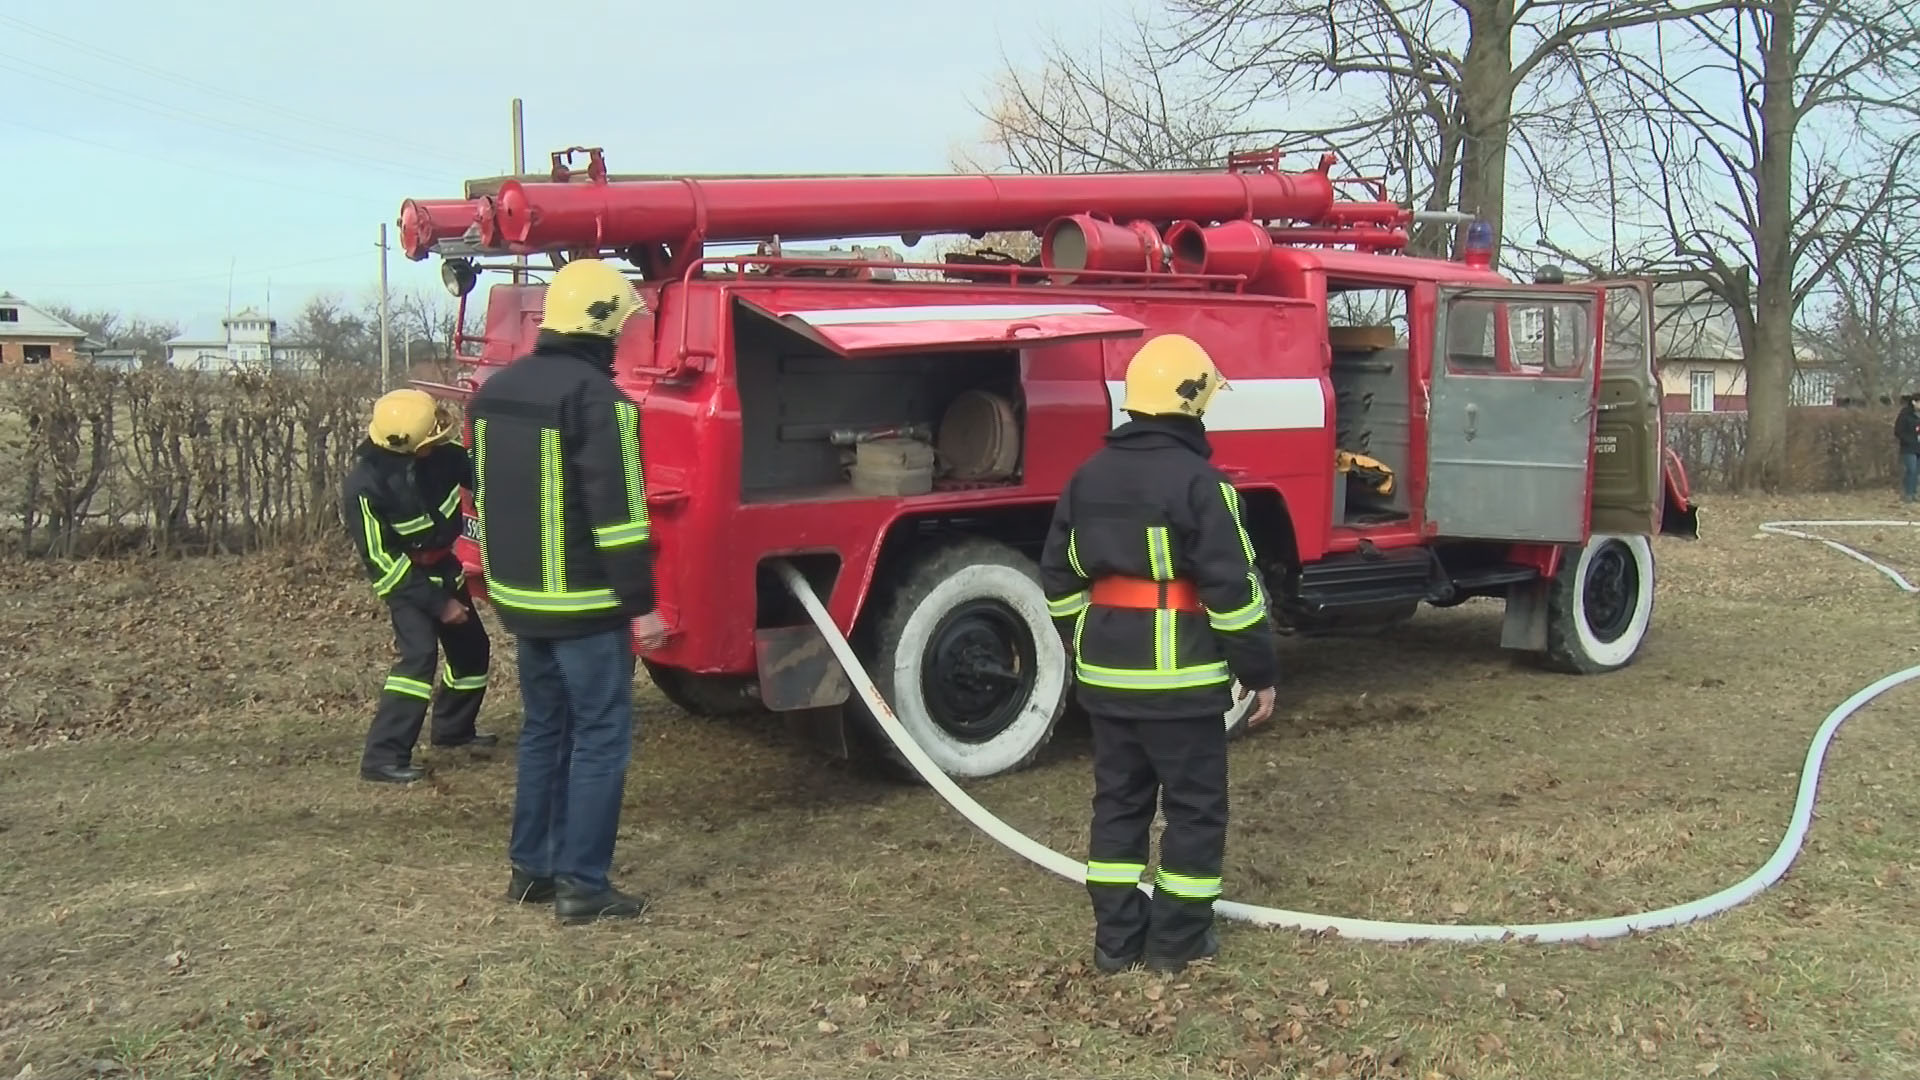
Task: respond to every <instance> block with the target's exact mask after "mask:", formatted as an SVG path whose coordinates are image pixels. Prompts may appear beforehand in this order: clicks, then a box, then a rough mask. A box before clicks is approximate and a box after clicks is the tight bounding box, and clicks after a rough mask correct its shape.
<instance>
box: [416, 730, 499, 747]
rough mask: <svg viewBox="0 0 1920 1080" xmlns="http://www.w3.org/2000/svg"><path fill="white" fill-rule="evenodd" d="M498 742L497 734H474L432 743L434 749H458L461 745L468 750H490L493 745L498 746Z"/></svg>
mask: <svg viewBox="0 0 1920 1080" xmlns="http://www.w3.org/2000/svg"><path fill="white" fill-rule="evenodd" d="M499 743H500V736H498V735H479V734H475V735H472V736H470V737H468V738H465V739H459V740H456V741H454V742H436V743H434V744H433V745H434V749H436V750H458V749H459V748H461V747H463V746H464V747H466V748H467V749H469V750H491V749H493V748H494V747H495V746H498V745H499Z"/></svg>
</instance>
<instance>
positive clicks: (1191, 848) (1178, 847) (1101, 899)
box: [1087, 714, 1227, 961]
mask: <svg viewBox="0 0 1920 1080" xmlns="http://www.w3.org/2000/svg"><path fill="white" fill-rule="evenodd" d="M1091 720H1092V726H1093V782H1094V792H1093V830H1092V837H1091V843H1090V845H1089V847H1090V850H1089V851H1088V858H1087V892H1088V893H1089V894H1090V895H1091V896H1092V898H1093V914H1094V947H1095V948H1097V949H1099V950H1100V951H1101V952H1102V953H1105V954H1106V955H1107V956H1108V957H1111V958H1113V959H1115V960H1128V961H1131V960H1137V959H1141V958H1142V957H1143V956H1144V957H1146V958H1164V959H1169V960H1192V959H1195V958H1197V957H1198V956H1200V955H1201V954H1202V953H1203V952H1204V950H1205V942H1206V939H1207V933H1208V931H1209V930H1210V929H1212V927H1213V902H1214V901H1215V900H1216V899H1218V898H1219V896H1220V864H1221V860H1222V858H1223V857H1224V856H1225V854H1226V843H1227V731H1226V725H1225V724H1224V723H1223V722H1222V721H1221V718H1220V717H1219V716H1217V715H1215V716H1207V717H1198V718H1193V719H1181V720H1132V719H1118V718H1114V717H1107V716H1100V715H1097V714H1096V715H1094V716H1093V717H1092V718H1091ZM1156 795H1157V796H1158V797H1159V802H1160V803H1161V810H1162V811H1163V812H1164V813H1165V815H1166V819H1167V828H1166V831H1165V832H1164V833H1163V834H1162V835H1161V837H1160V866H1159V869H1158V870H1157V871H1156V872H1155V873H1154V882H1153V896H1152V898H1151V899H1149V898H1148V897H1147V896H1146V894H1144V893H1142V892H1141V891H1140V890H1139V888H1138V887H1137V886H1138V885H1139V881H1140V875H1141V874H1143V873H1145V872H1146V869H1147V847H1148V838H1149V833H1148V830H1149V828H1150V827H1151V826H1152V824H1153V811H1154V803H1155V801H1156V800H1155V796H1156Z"/></svg>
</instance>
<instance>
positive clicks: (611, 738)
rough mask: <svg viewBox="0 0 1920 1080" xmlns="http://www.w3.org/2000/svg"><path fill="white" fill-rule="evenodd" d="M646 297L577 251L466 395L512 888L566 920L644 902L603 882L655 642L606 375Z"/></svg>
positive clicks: (616, 412)
mask: <svg viewBox="0 0 1920 1080" xmlns="http://www.w3.org/2000/svg"><path fill="white" fill-rule="evenodd" d="M640 311H641V300H640V296H639V295H638V294H637V293H636V292H635V290H634V287H633V284H632V283H631V282H629V281H628V280H627V278H626V277H625V275H623V274H621V273H620V272H619V271H618V270H617V269H615V268H614V267H612V266H610V265H608V264H607V263H605V262H602V261H600V260H598V259H576V260H574V261H572V262H569V263H567V264H566V265H565V266H563V267H561V268H560V270H559V271H558V272H557V273H555V274H554V276H553V280H552V282H551V283H550V284H549V285H548V286H547V290H546V310H545V313H544V314H543V315H542V316H541V319H540V333H539V336H538V338H537V339H536V341H535V343H534V348H533V351H532V352H530V353H528V354H527V355H525V356H522V357H520V358H519V359H518V360H515V361H514V362H513V363H512V364H510V365H508V366H507V367H505V368H502V369H500V370H499V371H498V372H496V373H494V375H493V376H492V377H491V378H489V379H488V380H487V381H486V382H485V383H483V384H481V387H480V389H479V391H478V392H477V393H476V394H475V395H474V398H473V401H472V402H471V404H470V405H469V406H468V409H467V414H468V416H469V417H470V418H471V419H472V421H473V450H474V461H475V462H476V466H475V473H476V475H475V479H476V481H477V482H478V487H476V488H475V492H474V508H475V510H476V512H477V513H478V516H479V525H480V529H481V536H482V540H481V543H482V545H483V547H484V550H485V553H486V560H485V567H486V582H487V596H488V598H489V599H490V600H491V601H492V603H493V607H494V611H495V612H496V614H498V616H499V618H500V622H501V624H502V625H503V626H505V627H506V628H507V630H508V631H510V632H511V633H512V634H513V635H514V637H515V638H516V639H518V646H517V647H518V656H519V661H520V700H521V705H522V716H523V719H522V722H521V728H520V745H519V764H518V773H517V778H516V786H515V791H514V806H513V826H512V833H511V836H510V837H509V840H508V843H507V858H508V862H509V863H510V864H511V874H510V876H509V878H508V885H507V892H508V898H509V899H511V900H514V901H518V902H523V903H524V902H535V903H539V902H548V901H551V902H552V904H553V910H554V914H555V916H556V917H557V918H559V919H560V920H561V921H563V922H569V923H574V922H591V921H593V920H595V919H604V918H631V917H632V916H635V915H638V914H640V912H641V911H642V910H643V909H644V908H645V906H646V901H645V900H644V899H642V898H640V897H637V896H630V895H628V894H626V893H624V892H622V891H620V890H619V889H617V888H615V887H614V885H613V883H612V882H611V881H610V880H608V872H609V870H610V869H611V867H612V864H613V848H614V836H615V833H616V831H617V829H618V827H619V824H620V802H621V797H622V794H623V792H624V784H625V779H626V773H627V764H628V761H629V760H630V759H631V756H632V752H633V677H634V648H635V646H636V644H637V645H639V646H640V647H642V648H651V647H655V646H657V645H658V644H659V643H660V641H661V638H662V628H661V623H660V618H659V616H658V615H657V614H655V613H654V590H653V543H652V527H651V524H650V521H649V518H648V514H647V488H646V481H645V477H644V473H645V470H644V468H643V466H642V462H641V457H640V410H639V409H638V408H636V407H635V406H634V403H633V402H632V401H631V400H629V399H628V398H627V397H626V395H625V394H623V393H621V391H620V389H619V388H618V387H617V386H615V385H614V382H613V357H614V343H615V340H616V339H617V338H618V336H619V334H620V332H621V330H622V329H623V328H624V327H626V325H627V324H628V320H630V319H632V318H633V317H634V316H635V315H636V314H638V313H639V312H640Z"/></svg>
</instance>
